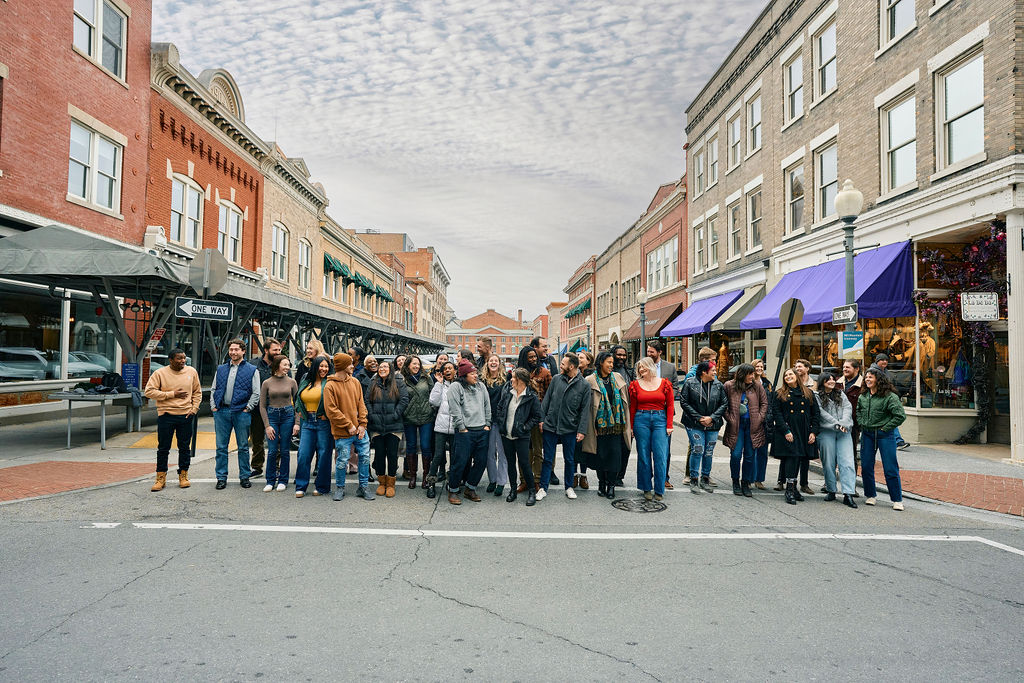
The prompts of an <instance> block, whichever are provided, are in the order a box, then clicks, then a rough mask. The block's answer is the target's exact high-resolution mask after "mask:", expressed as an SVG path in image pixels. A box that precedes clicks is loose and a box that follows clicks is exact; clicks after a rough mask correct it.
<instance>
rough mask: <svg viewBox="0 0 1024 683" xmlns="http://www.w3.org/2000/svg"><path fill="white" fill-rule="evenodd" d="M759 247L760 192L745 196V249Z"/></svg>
mask: <svg viewBox="0 0 1024 683" xmlns="http://www.w3.org/2000/svg"><path fill="white" fill-rule="evenodd" d="M760 246H761V190H757V191H755V192H751V193H750V194H748V195H747V248H748V249H757V248H758V247H760Z"/></svg>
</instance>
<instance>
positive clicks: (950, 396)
mask: <svg viewBox="0 0 1024 683" xmlns="http://www.w3.org/2000/svg"><path fill="white" fill-rule="evenodd" d="M920 334H921V338H920V343H919V344H918V346H917V351H916V353H917V354H918V355H919V356H920V364H921V407H922V408H974V383H973V380H972V378H973V374H974V369H973V367H972V363H973V358H972V354H971V350H970V347H969V346H967V347H965V346H964V341H965V340H964V336H963V330H962V329H961V326H960V320H959V318H957V317H956V316H952V315H949V316H947V315H942V316H938V317H933V318H926V319H925V320H922V321H921V328H920ZM913 355H914V354H913V352H911V353H909V354H908V355H907V362H908V363H910V364H911V365H912V364H913V363H915V362H916V361H915V360H914V358H913Z"/></svg>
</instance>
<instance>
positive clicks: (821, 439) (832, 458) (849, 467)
mask: <svg viewBox="0 0 1024 683" xmlns="http://www.w3.org/2000/svg"><path fill="white" fill-rule="evenodd" d="M815 443H817V444H818V447H819V449H820V451H821V469H823V470H824V471H825V490H826V491H829V492H831V493H835V492H836V465H839V485H840V486H841V487H842V490H843V493H845V494H847V495H853V490H854V487H856V485H857V470H856V469H855V468H854V464H853V436H852V435H851V434H850V432H839V431H836V430H833V429H822V430H821V433H820V434H818V438H817V440H816V441H815Z"/></svg>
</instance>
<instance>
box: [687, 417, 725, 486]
mask: <svg viewBox="0 0 1024 683" xmlns="http://www.w3.org/2000/svg"><path fill="white" fill-rule="evenodd" d="M686 433H687V435H689V437H690V477H700V476H704V477H709V476H711V456H712V454H714V452H715V442H716V441H718V432H717V431H715V430H711V429H690V428H689V427H687V428H686Z"/></svg>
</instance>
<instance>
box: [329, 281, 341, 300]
mask: <svg viewBox="0 0 1024 683" xmlns="http://www.w3.org/2000/svg"><path fill="white" fill-rule="evenodd" d="M340 279H341V278H340V277H338V276H337V275H332V276H331V299H332V300H334V301H337V300H338V280H340Z"/></svg>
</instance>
